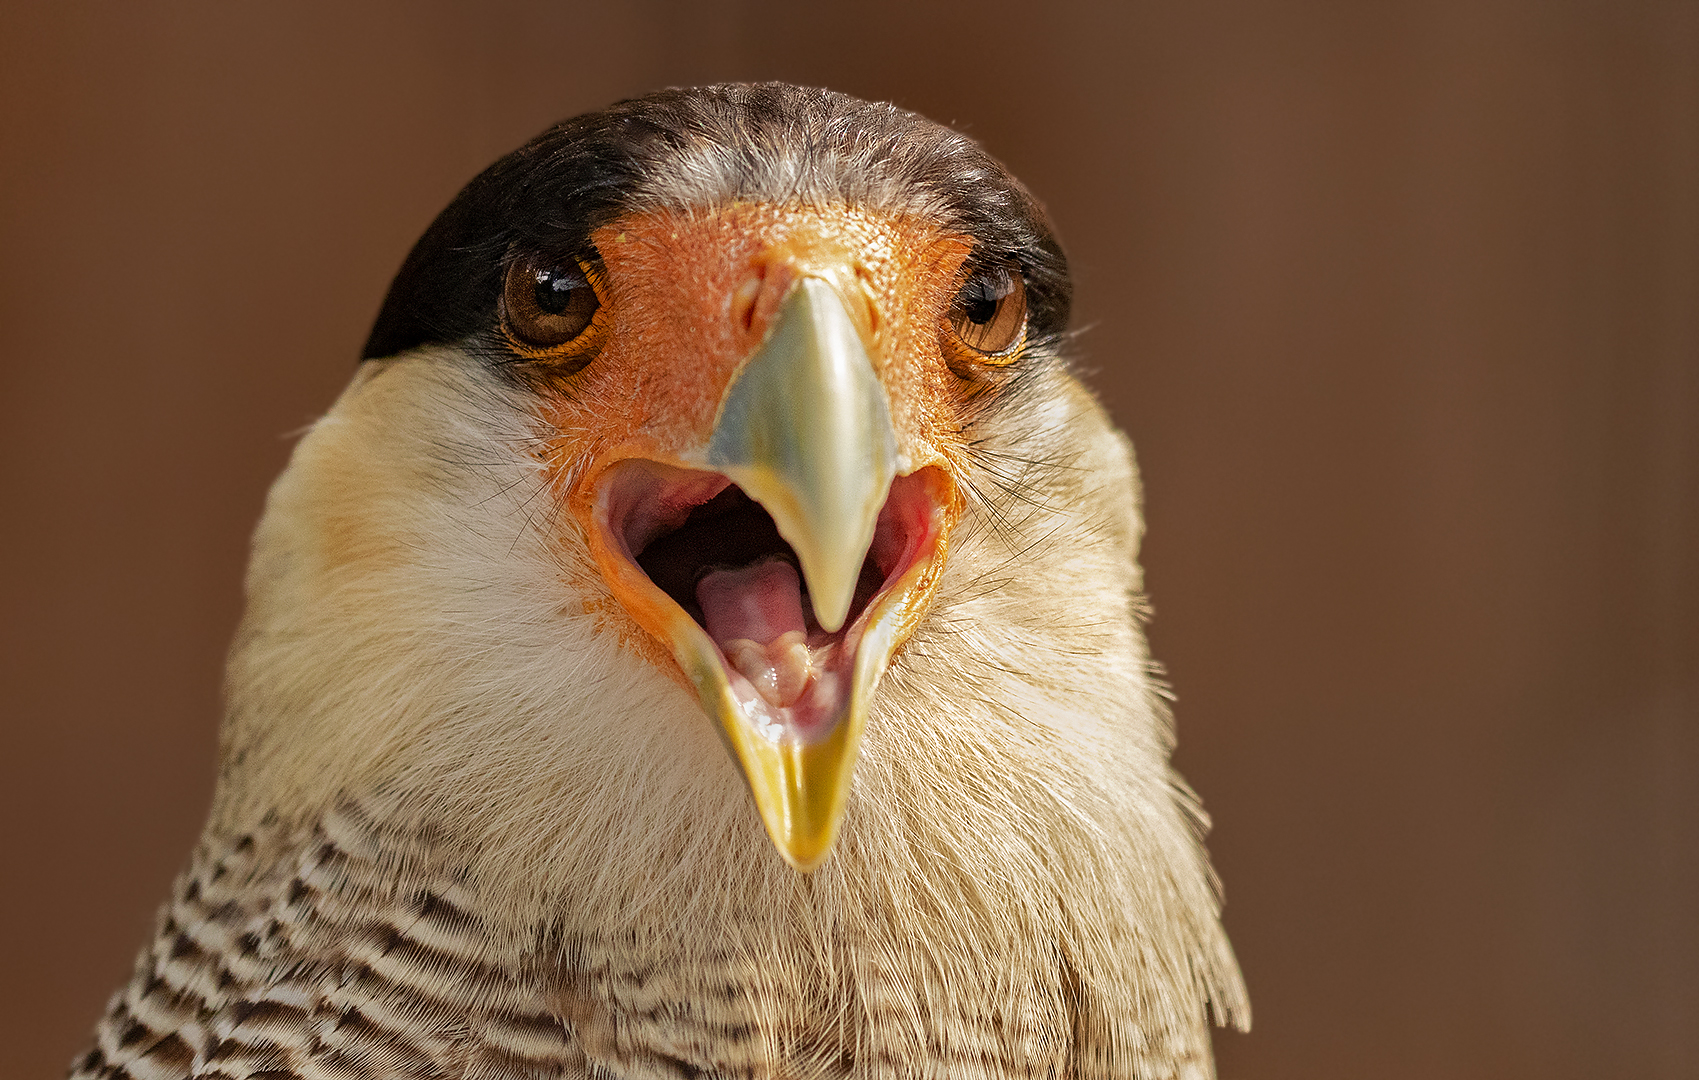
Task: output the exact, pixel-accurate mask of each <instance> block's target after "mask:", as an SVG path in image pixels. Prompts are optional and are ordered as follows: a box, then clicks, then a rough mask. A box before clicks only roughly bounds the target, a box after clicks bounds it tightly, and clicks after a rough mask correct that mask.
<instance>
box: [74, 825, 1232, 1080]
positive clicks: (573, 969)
mask: <svg viewBox="0 0 1699 1080" xmlns="http://www.w3.org/2000/svg"><path fill="white" fill-rule="evenodd" d="M398 840H399V841H401V842H400V843H397V841H398ZM418 841H419V838H418V837H406V838H399V837H390V836H385V835H383V830H382V829H381V828H379V827H377V826H375V825H374V824H373V823H372V822H371V821H370V820H369V819H368V818H367V817H366V815H364V814H363V813H362V812H361V810H360V808H358V807H344V808H342V809H341V810H339V811H338V812H336V813H333V814H331V815H328V816H327V817H326V818H325V819H324V820H323V821H322V822H320V823H319V824H318V825H317V826H316V827H315V828H313V829H311V830H306V831H286V830H281V829H278V830H274V831H266V830H259V831H256V832H255V833H254V834H252V835H246V836H241V837H236V838H231V839H229V840H227V841H226V842H224V843H218V842H216V841H215V840H213V839H211V838H209V839H208V840H206V841H203V843H202V845H201V846H200V848H199V850H197V852H196V853H195V858H194V862H193V865H192V867H191V868H190V870H189V871H188V872H187V873H185V874H184V875H183V876H182V877H181V878H180V879H179V881H178V882H177V886H176V888H175V890H174V896H173V897H172V899H171V900H170V901H169V902H168V903H167V904H166V905H165V906H164V907H163V908H162V910H161V912H160V916H159V928H158V932H157V933H156V935H155V936H154V939H153V942H152V943H151V945H150V946H149V947H148V948H146V949H144V951H143V952H142V954H141V955H140V956H139V957H138V959H137V963H136V970H135V974H134V977H133V978H132V979H131V981H130V983H129V984H128V985H127V986H126V987H124V988H123V989H122V990H121V991H119V992H118V993H117V994H115V995H114V997H113V999H112V1001H111V1004H110V1005H109V1007H108V1009H107V1012H106V1015H105V1016H104V1017H103V1018H102V1019H101V1021H100V1024H99V1026H98V1029H97V1032H96V1044H95V1046H94V1048H93V1049H91V1050H89V1051H88V1053H87V1054H86V1055H84V1056H83V1057H81V1058H80V1059H79V1060H78V1061H77V1062H76V1063H75V1064H74V1066H73V1068H72V1071H71V1074H70V1075H71V1080H184V1078H187V1077H195V1078H207V1080H212V1078H230V1080H236V1078H250V1080H352V1078H359V1080H377V1078H394V1080H401V1078H407V1080H415V1078H426V1077H455V1078H464V1080H541V1078H544V1077H551V1078H552V1077H560V1078H576V1077H586V1078H598V1080H604V1078H606V1080H611V1078H614V1077H619V1078H630V1080H678V1078H685V1077H696V1078H708V1077H713V1078H722V1077H723V1078H728V1080H729V1078H734V1077H735V1078H743V1077H748V1078H757V1077H759V1078H775V1080H777V1078H785V1080H790V1078H796V1080H801V1078H812V1077H819V1078H827V1077H852V1076H854V1077H909V1076H939V1077H988V1078H989V1077H1051V1078H1063V1077H1084V1076H1096V1075H1111V1074H1113V1075H1129V1076H1138V1077H1141V1078H1146V1077H1148V1078H1153V1080H1154V1078H1160V1077H1174V1078H1183V1077H1202V1076H1207V1075H1208V1069H1209V1064H1208V1062H1209V1058H1208V1050H1207V1045H1203V1046H1199V1045H1195V1044H1193V1045H1187V1043H1188V1042H1190V1041H1191V1040H1189V1039H1184V1038H1172V1037H1171V1038H1167V1039H1162V1040H1160V1041H1158V1042H1155V1043H1154V1044H1152V1045H1148V1046H1145V1047H1143V1048H1141V1049H1142V1052H1141V1053H1139V1055H1138V1060H1137V1061H1136V1062H1134V1061H1130V1060H1129V1061H1122V1062H1121V1063H1120V1064H1121V1068H1113V1067H1108V1068H1106V1067H1107V1066H1109V1063H1108V1062H1107V1061H1104V1060H1102V1059H1101V1057H1100V1056H1099V1055H1097V1054H1092V1053H1091V1050H1092V1044H1093V1043H1094V1042H1095V1041H1096V1040H1095V1039H1094V1033H1092V1032H1088V1031H1084V1030H1082V1029H1081V1025H1082V1024H1085V1023H1088V1022H1089V1021H1088V1019H1087V1018H1086V1017H1084V1016H1082V1015H1081V1014H1080V1011H1079V1009H1078V1007H1077V1006H1078V1004H1079V1003H1078V1002H1077V1001H1076V1000H1074V995H1076V994H1077V993H1078V992H1079V987H1078V985H1077V983H1076V982H1075V980H1074V977H1073V974H1072V973H1071V972H1070V971H1069V970H1068V968H1067V964H1066V962H1065V961H1064V960H1061V959H1060V958H1058V966H1057V968H1056V970H1054V971H1053V972H1050V973H1047V976H1040V977H1038V978H1037V979H1036V980H1035V982H1034V984H1033V985H1034V986H1045V985H1047V986H1048V988H1049V992H1048V993H1046V994H1041V995H1039V996H1038V999H1037V1003H1038V1004H1039V1005H1040V1007H1038V1008H1034V1007H1033V1006H1034V1004H1035V1001H1034V1000H1033V999H1031V998H1029V999H1028V1000H1027V1001H1025V1002H1016V1001H1015V1000H1013V999H1011V1002H1010V1004H1011V1009H1010V1010H1009V1011H1008V1012H995V1011H992V1012H985V1013H981V1014H979V1015H972V1016H967V1015H954V1016H947V1017H946V1016H931V1017H916V1016H914V1015H912V1010H911V1009H910V1008H908V1007H907V1006H908V1003H909V1001H910V1000H911V999H910V995H909V994H907V993H892V994H887V995H883V997H885V998H886V999H887V1000H885V1001H883V1002H882V1000H881V998H882V995H881V986H882V982H884V981H885V980H884V978H883V973H882V971H881V964H880V962H879V958H878V957H877V956H872V955H860V954H858V953H857V951H856V950H854V949H853V948H850V947H845V948H844V949H843V950H842V952H843V956H842V959H843V963H842V964H841V965H840V966H837V967H836V969H835V970H818V969H817V970H813V971H803V970H797V969H795V968H791V967H789V966H788V965H784V964H764V963H763V962H762V959H763V958H761V957H756V956H750V955H748V953H747V951H745V950H741V949H733V950H729V951H726V952H722V953H718V954H716V953H715V952H714V951H712V950H708V951H696V952H695V954H694V955H690V956H674V957H670V958H669V957H665V956H657V955H654V954H653V953H652V952H651V951H650V950H649V949H647V948H646V945H652V944H655V943H652V942H651V943H646V942H642V941H636V940H632V939H630V938H625V939H623V940H621V939H619V938H594V939H587V938H583V937H577V936H574V937H567V936H563V935H559V934H554V933H549V932H546V931H540V932H539V934H538V935H537V938H536V940H535V941H534V942H533V943H531V945H530V946H529V947H524V948H519V949H514V948H513V947H512V946H511V944H509V943H505V942H503V941H501V940H499V939H500V937H501V935H494V934H492V933H490V932H489V929H488V928H487V927H486V925H485V924H484V922H483V920H481V919H480V918H479V917H478V915H477V914H476V913H475V911H474V910H472V908H473V905H474V899H473V897H472V896H471V895H470V894H469V893H468V891H467V889H466V888H465V887H464V884H463V883H462V882H460V881H457V880H456V877H457V875H455V874H454V873H452V872H445V871H442V870H440V869H439V870H436V871H434V872H433V871H432V870H430V869H427V868H424V867H401V866H397V865H395V861H396V860H395V859H394V858H393V853H394V852H397V851H403V852H405V851H417V850H418ZM663 949H664V946H663ZM987 977H988V978H989V977H990V975H989V973H987ZM1046 999H1048V1000H1046ZM770 1002H784V1003H787V1006H786V1007H784V1008H782V1009H778V1010H775V1009H771V1008H765V1007H763V1006H764V1004H765V1003H770ZM1045 1005H1048V1006H1049V1007H1048V1008H1045V1007H1043V1006H1045ZM917 1021H918V1022H919V1023H920V1024H921V1025H922V1026H923V1027H924V1028H925V1029H926V1032H925V1034H926V1042H927V1045H926V1048H925V1054H924V1056H923V1057H922V1056H917V1055H916V1054H915V1053H914V1050H913V1045H912V1042H911V1040H910V1039H909V1038H908V1037H907V1036H908V1035H909V1034H912V1033H911V1032H908V1031H906V1029H908V1028H910V1027H912V1026H913V1025H914V1024H915V1023H916V1022H917ZM1176 1034H1178V1033H1176ZM1098 1050H1099V1051H1101V1050H1102V1047H1101V1046H1099V1047H1098ZM1082 1052H1084V1053H1085V1054H1086V1055H1087V1056H1086V1057H1084V1058H1082V1057H1081V1054H1082ZM1092 1058H1097V1060H1092ZM1123 1070H1124V1071H1123Z"/></svg>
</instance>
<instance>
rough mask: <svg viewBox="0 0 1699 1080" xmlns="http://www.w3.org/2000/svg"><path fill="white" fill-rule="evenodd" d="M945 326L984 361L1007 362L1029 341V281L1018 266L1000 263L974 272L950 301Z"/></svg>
mask: <svg viewBox="0 0 1699 1080" xmlns="http://www.w3.org/2000/svg"><path fill="white" fill-rule="evenodd" d="M944 324H945V329H946V330H947V332H948V333H949V334H950V336H951V337H952V338H953V339H954V341H953V344H956V345H958V346H959V347H960V348H959V349H958V351H965V352H968V353H970V354H971V355H972V356H973V357H974V358H975V359H977V360H978V361H979V362H981V363H989V364H995V365H1002V364H1008V363H1011V362H1013V361H1014V359H1015V358H1016V357H1017V356H1018V355H1019V353H1020V347H1021V345H1022V344H1024V343H1025V341H1026V324H1027V304H1026V281H1025V279H1024V278H1023V277H1022V276H1021V271H1020V268H1019V267H1018V266H1014V265H1013V264H1006V263H999V264H993V265H990V266H983V267H980V268H979V269H978V270H976V271H974V273H973V274H972V276H970V277H969V278H968V279H967V281H966V282H965V283H963V285H962V287H961V289H960V290H959V291H957V293H956V297H955V299H954V300H953V301H952V302H951V304H950V310H949V312H948V314H946V315H945V317H944Z"/></svg>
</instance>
